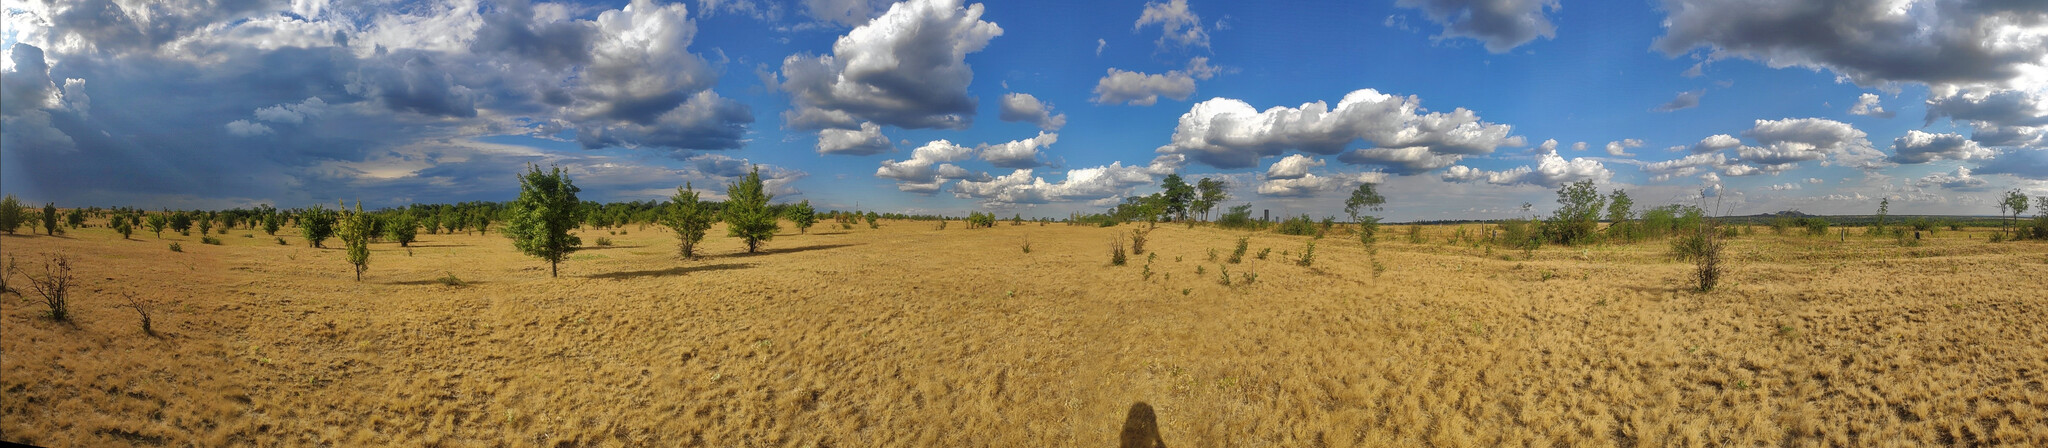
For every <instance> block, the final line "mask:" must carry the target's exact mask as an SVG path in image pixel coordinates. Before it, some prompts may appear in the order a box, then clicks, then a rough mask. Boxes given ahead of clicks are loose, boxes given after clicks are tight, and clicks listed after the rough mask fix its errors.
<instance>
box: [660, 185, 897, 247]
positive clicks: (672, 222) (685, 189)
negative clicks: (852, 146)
mask: <svg viewBox="0 0 2048 448" xmlns="http://www.w3.org/2000/svg"><path fill="white" fill-rule="evenodd" d="M699 199H700V198H699V196H698V194H697V189H696V188H695V187H691V186H690V184H689V183H687V182H686V183H684V184H683V186H682V187H681V188H677V189H676V195H675V196H670V197H669V205H668V211H667V213H665V214H663V215H662V217H661V225H664V226H668V228H669V230H674V231H675V232H676V253H678V254H681V255H682V257H683V258H685V259H689V258H696V257H697V243H698V242H701V241H704V233H705V232H707V231H709V230H711V219H712V216H711V208H710V207H709V206H708V205H707V204H705V203H704V202H703V201H701V200H699ZM870 222H873V221H870Z"/></svg>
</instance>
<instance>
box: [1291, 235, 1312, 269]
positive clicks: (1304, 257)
mask: <svg viewBox="0 0 2048 448" xmlns="http://www.w3.org/2000/svg"><path fill="white" fill-rule="evenodd" d="M1315 262H1316V242H1314V241H1310V242H1308V245H1307V246H1303V247H1302V248H1301V259H1299V260H1295V261H1294V264H1296V265H1299V266H1301V267H1309V266H1311V265H1314V264H1315Z"/></svg>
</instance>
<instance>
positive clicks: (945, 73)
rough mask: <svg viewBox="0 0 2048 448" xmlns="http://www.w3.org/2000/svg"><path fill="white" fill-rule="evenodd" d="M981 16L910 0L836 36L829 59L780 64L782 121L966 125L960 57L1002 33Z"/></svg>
mask: <svg viewBox="0 0 2048 448" xmlns="http://www.w3.org/2000/svg"><path fill="white" fill-rule="evenodd" d="M981 14H982V5H981V4H979V3H977V4H974V5H968V6H962V5H961V1H960V0H911V1H908V2H904V3H898V4H895V5H893V6H890V7H889V11H888V12H886V13H883V14H882V16H881V17H877V18H875V19H874V20H873V21H870V22H868V23H867V24H865V25H861V26H859V27H857V28H854V29H853V31H850V32H848V33H847V34H846V35H844V36H840V37H839V40H838V41H837V42H835V43H833V44H832V54H830V55H819V56H809V55H801V54H799V55H791V56H789V57H788V58H786V59H783V61H782V77H783V78H785V81H783V82H782V85H781V88H782V90H783V91H786V92H789V94H790V97H791V102H792V103H793V104H792V107H791V109H790V110H789V111H786V112H783V120H784V121H786V122H788V124H789V125H790V127H793V128H797V129H822V128H854V127H856V126H858V123H859V122H862V121H872V122H875V123H879V124H885V125H890V126H896V127H901V128H912V129H924V128H942V129H965V128H967V127H968V126H969V125H971V124H973V120H974V109H975V106H976V100H975V98H974V97H972V96H969V95H968V93H967V86H968V84H969V83H972V82H973V81H974V71H973V70H972V69H971V68H970V67H968V65H967V61H966V57H967V54H968V53H974V52H978V51H981V49H982V48H983V47H986V46H988V43H989V41H990V40H991V39H994V38H995V37H996V36H1000V35H1002V34H1003V29H1002V27H999V26H996V24H995V23H992V22H985V21H982V20H981Z"/></svg>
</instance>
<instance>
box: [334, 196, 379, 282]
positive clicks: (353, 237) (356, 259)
mask: <svg viewBox="0 0 2048 448" xmlns="http://www.w3.org/2000/svg"><path fill="white" fill-rule="evenodd" d="M337 206H338V207H339V208H340V209H341V216H340V218H339V221H340V225H339V227H340V228H339V229H336V232H335V233H336V234H337V235H339V236H340V237H341V245H342V247H344V248H346V249H347V251H348V264H349V265H350V266H352V267H354V269H355V271H356V281H359V282H360V281H363V271H365V270H369V269H370V237H371V236H373V235H376V234H377V228H376V225H377V222H376V219H377V218H376V217H375V216H370V214H368V213H363V203H362V202H361V201H357V202H356V209H355V211H352V212H351V211H349V210H348V208H347V206H346V205H342V204H337Z"/></svg>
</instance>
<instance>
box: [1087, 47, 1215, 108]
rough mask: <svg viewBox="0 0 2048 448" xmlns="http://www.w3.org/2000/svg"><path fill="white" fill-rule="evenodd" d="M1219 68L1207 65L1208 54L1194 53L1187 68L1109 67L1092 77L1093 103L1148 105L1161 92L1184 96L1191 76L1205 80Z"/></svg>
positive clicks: (1189, 90)
mask: <svg viewBox="0 0 2048 448" xmlns="http://www.w3.org/2000/svg"><path fill="white" fill-rule="evenodd" d="M1221 71H1222V70H1221V69H1220V68H1217V67H1212V66H1210V65H1209V58H1203V57H1197V58H1194V59H1193V60H1190V61H1189V62H1188V68H1187V70H1172V71H1168V72H1166V73H1165V74H1148V73H1139V72H1132V71H1124V70H1118V69H1115V68H1111V69H1109V74H1107V75H1103V76H1102V79H1100V80H1096V81H1095V96H1094V97H1093V98H1092V99H1091V100H1092V101H1094V102H1095V103H1096V104H1131V105H1135V106H1150V105H1153V104H1158V103H1159V97H1161V96H1164V97H1167V98H1173V99H1174V100H1182V101H1184V100H1187V99H1188V97H1189V96H1191V95H1194V94H1195V80H1198V79H1199V80H1207V79H1209V78H1212V77H1215V76H1216V74H1217V73H1218V72H1221Z"/></svg>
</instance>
